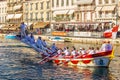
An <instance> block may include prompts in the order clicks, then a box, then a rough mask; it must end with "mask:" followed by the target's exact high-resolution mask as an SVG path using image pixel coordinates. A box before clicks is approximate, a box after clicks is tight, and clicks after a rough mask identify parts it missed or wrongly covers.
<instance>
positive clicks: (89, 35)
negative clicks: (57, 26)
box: [74, 32, 92, 37]
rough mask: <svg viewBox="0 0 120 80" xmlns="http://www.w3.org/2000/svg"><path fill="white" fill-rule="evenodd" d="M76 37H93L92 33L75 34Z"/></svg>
mask: <svg viewBox="0 0 120 80" xmlns="http://www.w3.org/2000/svg"><path fill="white" fill-rule="evenodd" d="M74 36H83V37H91V36H92V34H91V32H74Z"/></svg>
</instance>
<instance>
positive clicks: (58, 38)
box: [49, 37, 64, 42]
mask: <svg viewBox="0 0 120 80" xmlns="http://www.w3.org/2000/svg"><path fill="white" fill-rule="evenodd" d="M49 40H50V41H55V42H56V41H60V42H64V39H62V38H61V37H53V38H49Z"/></svg>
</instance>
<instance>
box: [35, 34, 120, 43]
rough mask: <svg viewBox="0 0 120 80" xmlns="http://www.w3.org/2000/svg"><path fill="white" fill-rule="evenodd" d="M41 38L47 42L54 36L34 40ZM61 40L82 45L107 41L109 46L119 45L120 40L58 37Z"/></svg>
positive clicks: (44, 36)
mask: <svg viewBox="0 0 120 80" xmlns="http://www.w3.org/2000/svg"><path fill="white" fill-rule="evenodd" d="M38 36H41V37H42V39H45V40H47V41H48V40H49V38H54V37H56V36H46V35H35V38H37V37H38ZM60 38H62V39H66V38H67V39H70V40H71V42H73V43H83V44H102V41H104V40H109V41H110V42H111V44H114V45H120V38H117V39H108V38H85V37H62V36H61V37H60Z"/></svg>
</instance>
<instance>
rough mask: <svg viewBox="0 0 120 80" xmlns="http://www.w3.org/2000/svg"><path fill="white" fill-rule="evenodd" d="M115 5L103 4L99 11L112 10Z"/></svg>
mask: <svg viewBox="0 0 120 80" xmlns="http://www.w3.org/2000/svg"><path fill="white" fill-rule="evenodd" d="M114 9H115V6H103V8H102V10H101V11H113V10H114Z"/></svg>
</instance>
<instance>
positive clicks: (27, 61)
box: [0, 40, 120, 80]
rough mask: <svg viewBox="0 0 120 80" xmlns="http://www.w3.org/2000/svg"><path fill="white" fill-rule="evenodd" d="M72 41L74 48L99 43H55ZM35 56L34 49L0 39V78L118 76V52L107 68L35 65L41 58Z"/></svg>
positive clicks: (113, 79) (94, 79) (98, 79)
mask: <svg viewBox="0 0 120 80" xmlns="http://www.w3.org/2000/svg"><path fill="white" fill-rule="evenodd" d="M73 45H75V46H76V47H77V48H79V47H89V46H100V45H89V44H78V43H57V46H58V47H62V46H73ZM116 49H119V47H116ZM37 56H38V53H37V52H35V51H34V50H32V49H31V48H30V47H29V46H27V45H24V44H22V43H20V42H19V41H14V40H7V41H6V40H5V41H2V42H1V43H0V80H119V74H120V68H119V65H120V63H119V64H118V62H119V61H118V60H119V55H118V54H117V55H116V57H115V59H113V60H112V63H111V64H110V68H93V67H87V68H85V67H77V66H57V65H54V64H52V62H50V63H45V64H43V65H39V64H37V61H38V60H40V59H41V58H37ZM113 65H114V66H113Z"/></svg>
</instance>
